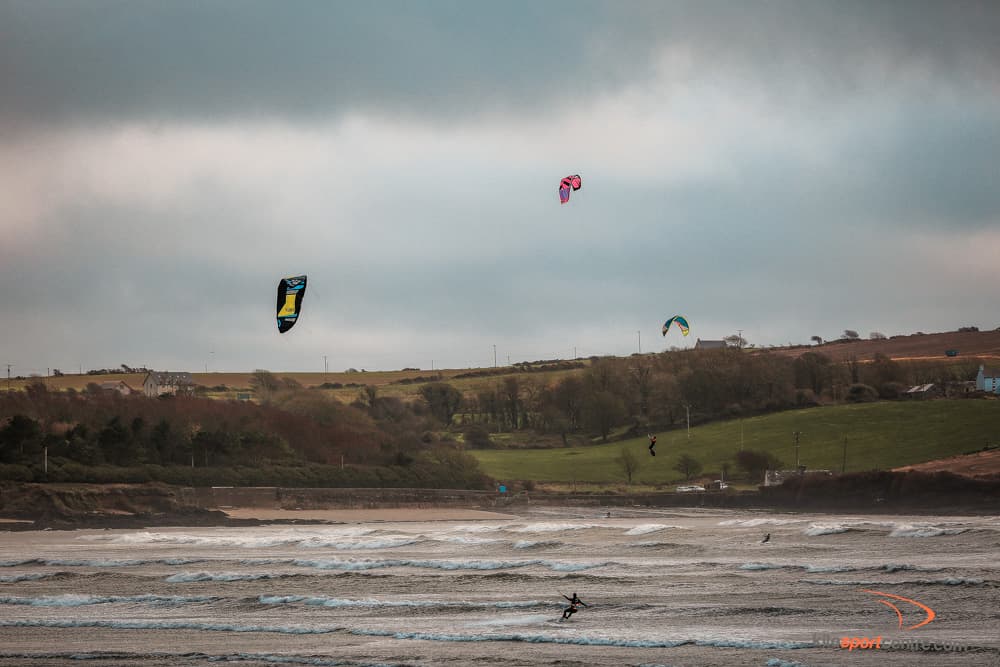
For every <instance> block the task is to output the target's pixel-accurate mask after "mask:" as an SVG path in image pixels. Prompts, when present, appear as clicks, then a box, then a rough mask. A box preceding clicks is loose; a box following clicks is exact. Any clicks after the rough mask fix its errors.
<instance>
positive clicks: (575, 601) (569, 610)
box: [562, 591, 587, 621]
mask: <svg viewBox="0 0 1000 667" xmlns="http://www.w3.org/2000/svg"><path fill="white" fill-rule="evenodd" d="M563 597H564V598H566V599H567V600H569V606H568V607H566V608H565V609H563V615H562V617H563V620H564V621H565V620H566V619H567V618H569V617H570V616H572V615H573V614H575V613H576V608H577V606H578V605H581V604H582V605H583V606H584V607H586V606H587V603H586V602H584V601H583V600H581V599H580V598H578V597H577V596H576V592H575V591H574V593H573V597H571V598H567V597H566V596H565V595H564V596H563Z"/></svg>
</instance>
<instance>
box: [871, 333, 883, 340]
mask: <svg viewBox="0 0 1000 667" xmlns="http://www.w3.org/2000/svg"><path fill="white" fill-rule="evenodd" d="M868 338H870V339H871V340H885V334H884V333H879V332H878V331H873V332H871V333H870V334H868Z"/></svg>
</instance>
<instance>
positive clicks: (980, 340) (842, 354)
mask: <svg viewBox="0 0 1000 667" xmlns="http://www.w3.org/2000/svg"><path fill="white" fill-rule="evenodd" d="M945 350H958V352H959V354H958V356H957V357H953V358H951V357H946V356H945ZM748 351H751V352H762V351H766V352H767V353H769V354H778V355H782V356H787V357H798V356H800V355H802V354H803V353H805V352H810V351H811V352H819V353H821V354H823V355H825V356H827V357H829V358H830V359H832V360H833V361H835V362H843V361H847V360H849V359H851V358H854V359H857V360H858V361H870V360H872V359H873V358H874V356H875V354H876V353H881V354H884V355H886V356H887V357H889V358H891V359H895V360H899V361H904V360H914V361H916V360H948V361H949V362H951V363H954V364H962V363H969V362H970V360H976V359H978V360H981V361H983V362H987V363H988V362H990V361H991V360H1000V330H996V331H972V332H958V331H952V332H946V333H933V334H912V335H909V336H895V337H893V338H888V339H886V340H868V339H861V340H858V341H856V342H853V343H824V344H822V345H793V346H790V347H773V348H770V347H769V348H751V349H750V350H748ZM643 356H654V355H643ZM589 363H590V360H589V359H582V360H576V361H575V362H574V361H563V362H557V363H554V364H516V365H514V366H506V367H499V368H496V369H492V368H480V369H469V368H465V369H456V368H450V369H435V370H426V369H424V370H419V369H414V370H397V371H369V372H362V371H356V372H350V373H349V372H339V373H337V372H333V373H322V372H317V373H286V372H281V371H274V375H276V376H278V377H279V378H281V379H289V380H294V381H295V382H297V383H298V384H300V385H302V386H303V387H317V386H320V385H323V384H327V385H332V386H333V387H335V388H331V389H328V391H329V392H330V393H331V394H332V395H334V396H336V397H337V398H339V399H340V400H342V401H344V402H347V403H349V402H351V401H353V400H354V399H355V398H357V395H358V389H359V387H362V386H365V385H373V386H376V387H378V388H379V392H380V395H383V396H396V397H399V398H408V397H413V396H416V394H417V392H418V390H419V387H420V385H421V384H423V383H424V382H428V381H433V380H442V381H446V382H449V383H450V384H452V385H454V386H455V387H456V388H458V389H459V390H460V391H462V392H464V393H467V394H468V393H470V392H474V391H475V390H476V388H477V387H480V386H482V385H483V384H484V383H485V382H486V381H488V380H489V379H491V378H496V377H499V376H517V377H518V378H519V379H520V380H522V381H527V382H538V383H545V384H551V383H553V382H555V381H556V380H558V379H560V378H562V377H564V376H566V375H567V374H572V373H575V372H580V371H579V370H574V369H569V368H559V366H560V365H562V366H569V365H577V366H587V365H589ZM172 370H177V369H172ZM191 375H192V378H193V379H194V382H195V384H197V385H199V386H201V387H205V388H212V387H221V386H225V387H227V388H228V390H227V391H225V392H209V394H208V395H209V396H214V397H218V398H235V395H236V389H246V388H248V387H249V386H250V378H251V375H252V373H250V372H245V373H192V374H191ZM143 378H144V374H142V373H111V374H102V375H62V376H59V377H45V378H28V379H15V380H12V381H11V385H10V386H11V388H13V389H21V388H23V387H24V385H26V384H28V383H29V382H37V381H44V382H45V384H46V385H47V386H48V387H49V389H51V390H65V389H74V390H76V391H80V390H83V389H84V388H86V386H87V385H88V384H89V383H92V382H94V383H101V382H108V381H117V380H122V381H124V382H125V383H126V384H128V385H129V386H131V387H133V388H136V389H139V388H141V387H142V381H143ZM969 379H971V377H970V378H969ZM337 385H339V387H337Z"/></svg>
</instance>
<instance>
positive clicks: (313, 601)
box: [259, 595, 561, 609]
mask: <svg viewBox="0 0 1000 667" xmlns="http://www.w3.org/2000/svg"><path fill="white" fill-rule="evenodd" d="M259 601H260V603H261V604H268V605H275V604H291V603H299V602H301V603H302V604H307V605H314V606H319V607H364V608H382V607H421V608H438V607H450V608H458V609H528V608H533V607H560V606H561V605H560V604H559V603H553V602H540V601H538V600H512V601H506V602H471V601H461V600H399V599H392V600H377V599H373V598H368V599H349V598H325V597H308V596H304V595H261V596H260V598H259Z"/></svg>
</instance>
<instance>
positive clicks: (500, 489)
mask: <svg viewBox="0 0 1000 667" xmlns="http://www.w3.org/2000/svg"><path fill="white" fill-rule="evenodd" d="M499 491H500V493H507V487H506V486H504V485H503V484H501V485H500V488H499Z"/></svg>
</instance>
